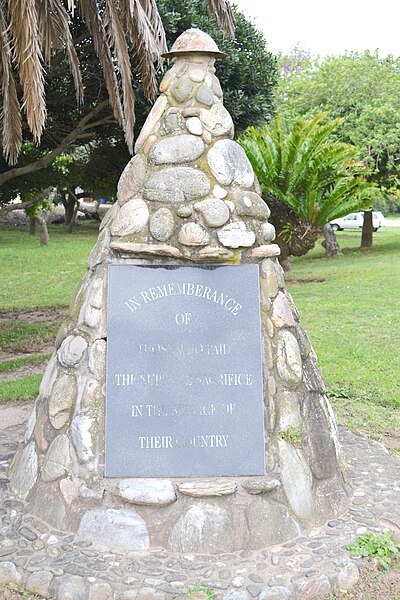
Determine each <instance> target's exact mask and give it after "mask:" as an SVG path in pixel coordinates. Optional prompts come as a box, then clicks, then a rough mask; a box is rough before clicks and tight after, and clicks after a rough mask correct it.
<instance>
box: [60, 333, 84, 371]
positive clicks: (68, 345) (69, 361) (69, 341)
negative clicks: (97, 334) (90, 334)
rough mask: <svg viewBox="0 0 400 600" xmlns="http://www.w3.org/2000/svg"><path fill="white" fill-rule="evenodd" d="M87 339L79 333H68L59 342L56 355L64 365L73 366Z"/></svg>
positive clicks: (80, 354) (80, 355) (79, 356)
mask: <svg viewBox="0 0 400 600" xmlns="http://www.w3.org/2000/svg"><path fill="white" fill-rule="evenodd" d="M86 348H87V341H86V340H85V339H84V338H83V337H81V336H80V335H69V336H68V337H66V338H65V340H64V341H63V343H62V344H61V346H60V348H59V350H58V352H57V356H58V360H59V362H60V363H61V364H62V365H63V366H64V367H74V366H75V365H76V364H77V363H78V362H79V361H80V360H81V358H82V355H83V353H84V351H85V350H86Z"/></svg>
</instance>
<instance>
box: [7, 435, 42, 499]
mask: <svg viewBox="0 0 400 600" xmlns="http://www.w3.org/2000/svg"><path fill="white" fill-rule="evenodd" d="M37 476H38V458H37V454H36V450H35V442H30V443H29V444H28V445H27V446H25V448H24V447H21V448H20V449H19V450H18V452H17V454H16V455H15V459H14V462H13V463H12V466H11V477H10V487H11V490H12V491H13V492H14V494H16V495H17V496H18V497H19V498H21V499H22V500H25V498H26V497H27V496H28V494H29V492H30V491H31V489H32V488H33V486H34V485H35V483H36V479H37Z"/></svg>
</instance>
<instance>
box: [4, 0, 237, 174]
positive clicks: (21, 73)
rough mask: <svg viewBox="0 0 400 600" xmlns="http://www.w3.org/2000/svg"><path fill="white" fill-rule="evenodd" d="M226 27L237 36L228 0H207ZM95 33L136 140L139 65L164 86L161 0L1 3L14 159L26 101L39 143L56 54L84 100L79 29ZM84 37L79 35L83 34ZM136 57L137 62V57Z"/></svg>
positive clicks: (120, 117)
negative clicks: (160, 70) (48, 80)
mask: <svg viewBox="0 0 400 600" xmlns="http://www.w3.org/2000/svg"><path fill="white" fill-rule="evenodd" d="M205 2H206V4H207V5H208V7H209V8H210V9H211V11H212V12H213V13H214V14H215V15H216V17H217V20H218V23H219V25H220V26H221V27H222V28H223V29H224V30H225V31H227V32H228V33H229V34H230V35H233V31H234V23H233V15H232V11H231V7H230V4H229V2H228V0H205ZM77 28H80V29H81V30H83V31H82V33H81V39H80V42H81V43H83V42H84V41H85V40H86V39H88V38H90V40H91V43H92V44H93V48H94V52H95V54H96V56H97V59H98V61H99V63H100V65H101V68H102V74H103V79H104V82H105V87H106V89H107V93H108V98H109V102H110V105H111V108H112V112H113V115H114V117H115V119H116V120H117V122H118V123H119V125H120V126H121V127H122V128H123V130H124V132H125V138H126V142H127V144H128V147H129V148H132V143H133V127H134V122H135V92H134V86H133V77H132V70H133V72H134V73H137V74H138V75H139V76H140V79H141V82H142V84H143V89H144V92H145V94H146V95H147V97H148V98H150V99H151V98H154V96H155V94H156V91H157V80H156V66H157V65H159V64H160V60H161V54H162V53H163V52H165V51H166V49H167V46H166V38H165V32H164V27H163V23H162V20H161V17H160V14H159V11H158V6H157V2H156V0H118V2H117V1H116V0H100V1H96V0H24V2H20V1H17V0H3V1H2V2H1V3H0V78H1V80H0V83H1V96H2V145H3V153H4V156H5V158H6V160H7V161H8V162H9V163H10V164H15V163H16V161H17V158H18V155H19V153H20V150H21V146H22V140H23V132H22V125H23V123H22V116H21V107H23V108H24V113H25V115H26V122H27V126H28V128H29V130H30V131H31V133H32V135H33V138H34V141H35V142H40V139H41V137H42V134H43V130H44V127H45V123H46V117H47V105H46V86H45V73H46V71H47V70H48V68H49V66H50V64H51V61H52V59H53V56H54V53H57V52H59V51H60V50H62V51H64V52H65V55H66V57H67V60H68V63H69V66H70V69H71V74H72V78H73V81H74V87H75V91H76V98H77V101H78V103H81V102H83V100H84V95H85V86H84V84H83V82H82V72H81V69H80V62H79V54H78V52H77V50H76V43H77V38H76V36H75V34H76V29H77ZM78 39H79V38H78ZM133 57H134V61H133V60H132V58H133Z"/></svg>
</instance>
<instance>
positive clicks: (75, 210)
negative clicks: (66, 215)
mask: <svg viewBox="0 0 400 600" xmlns="http://www.w3.org/2000/svg"><path fill="white" fill-rule="evenodd" d="M78 210H79V202H78V201H77V202H76V203H75V208H74V212H73V214H72V217H71V220H70V222H69V227H68V233H72V230H73V228H74V227H75V220H76V213H77V212H78Z"/></svg>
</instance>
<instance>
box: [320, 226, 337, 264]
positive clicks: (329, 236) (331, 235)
mask: <svg viewBox="0 0 400 600" xmlns="http://www.w3.org/2000/svg"><path fill="white" fill-rule="evenodd" d="M323 230H324V237H325V239H324V241H323V242H322V245H323V247H324V248H325V256H326V258H332V257H333V256H337V255H338V254H340V247H339V244H338V242H337V239H336V235H335V232H334V231H333V229H332V227H331V225H330V223H327V224H326V225H324V228H323Z"/></svg>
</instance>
